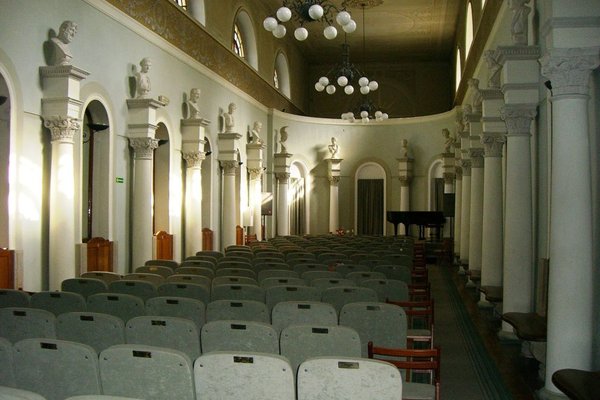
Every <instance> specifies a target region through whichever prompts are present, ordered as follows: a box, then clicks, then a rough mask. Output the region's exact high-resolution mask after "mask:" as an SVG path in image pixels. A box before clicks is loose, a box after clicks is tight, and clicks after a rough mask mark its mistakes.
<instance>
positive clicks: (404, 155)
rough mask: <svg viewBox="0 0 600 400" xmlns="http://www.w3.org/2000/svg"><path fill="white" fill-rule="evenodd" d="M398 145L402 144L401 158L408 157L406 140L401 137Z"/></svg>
mask: <svg viewBox="0 0 600 400" xmlns="http://www.w3.org/2000/svg"><path fill="white" fill-rule="evenodd" d="M400 145H401V146H402V158H408V140H407V139H402V140H401V141H400Z"/></svg>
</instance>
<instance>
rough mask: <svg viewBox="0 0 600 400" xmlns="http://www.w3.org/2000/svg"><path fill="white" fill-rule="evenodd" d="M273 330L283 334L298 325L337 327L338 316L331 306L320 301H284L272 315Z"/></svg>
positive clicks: (277, 305)
mask: <svg viewBox="0 0 600 400" xmlns="http://www.w3.org/2000/svg"><path fill="white" fill-rule="evenodd" d="M271 321H272V325H273V328H274V329H275V330H276V331H277V332H281V331H282V330H283V329H284V328H286V327H288V326H290V325H296V324H309V325H337V324H338V314H337V312H336V311H335V308H333V306H332V305H331V304H327V303H321V302H320V301H282V302H279V303H277V304H275V306H274V307H273V311H272V313H271Z"/></svg>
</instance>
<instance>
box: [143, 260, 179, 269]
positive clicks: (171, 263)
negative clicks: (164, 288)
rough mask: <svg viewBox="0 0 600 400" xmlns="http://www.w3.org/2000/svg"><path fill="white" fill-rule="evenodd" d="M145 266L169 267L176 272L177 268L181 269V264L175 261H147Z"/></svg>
mask: <svg viewBox="0 0 600 400" xmlns="http://www.w3.org/2000/svg"><path fill="white" fill-rule="evenodd" d="M144 265H151V266H153V265H154V266H160V267H168V268H170V269H171V270H174V269H176V268H177V267H179V263H178V262H177V261H175V260H161V259H152V260H146V262H145V263H144Z"/></svg>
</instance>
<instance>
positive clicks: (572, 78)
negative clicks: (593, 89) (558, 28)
mask: <svg viewBox="0 0 600 400" xmlns="http://www.w3.org/2000/svg"><path fill="white" fill-rule="evenodd" d="M540 64H541V65H542V75H544V76H545V77H547V78H548V79H550V81H551V82H552V94H553V95H554V96H560V95H587V94H588V92H589V80H590V74H591V72H592V70H594V69H595V68H596V67H598V65H599V64H600V54H599V49H598V48H597V47H595V48H588V49H585V48H573V49H560V50H559V49H555V50H552V51H550V53H548V54H546V55H545V56H543V57H542V58H541V59H540Z"/></svg>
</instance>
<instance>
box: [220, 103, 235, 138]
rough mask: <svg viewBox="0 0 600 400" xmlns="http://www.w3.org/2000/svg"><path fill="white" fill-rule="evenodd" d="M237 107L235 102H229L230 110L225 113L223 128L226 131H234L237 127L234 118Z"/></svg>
mask: <svg viewBox="0 0 600 400" xmlns="http://www.w3.org/2000/svg"><path fill="white" fill-rule="evenodd" d="M236 109H237V106H236V105H235V103H229V107H228V111H227V112H226V113H223V128H224V132H225V133H233V132H234V131H233V129H234V127H235V120H234V119H233V112H234V111H235V110H236Z"/></svg>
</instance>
